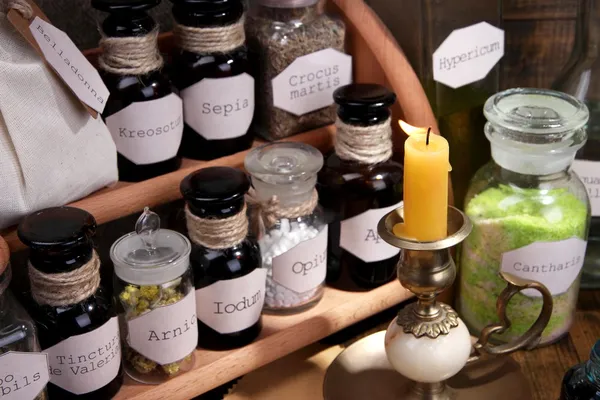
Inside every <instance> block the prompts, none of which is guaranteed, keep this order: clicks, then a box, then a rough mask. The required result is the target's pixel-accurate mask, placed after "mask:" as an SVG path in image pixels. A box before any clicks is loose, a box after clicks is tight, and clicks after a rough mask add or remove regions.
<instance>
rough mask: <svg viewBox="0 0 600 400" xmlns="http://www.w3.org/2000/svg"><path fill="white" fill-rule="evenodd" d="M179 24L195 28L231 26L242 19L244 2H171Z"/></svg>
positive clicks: (219, 0)
mask: <svg viewBox="0 0 600 400" xmlns="http://www.w3.org/2000/svg"><path fill="white" fill-rule="evenodd" d="M171 2H172V3H173V17H174V18H175V20H176V21H177V23H179V24H182V25H186V26H193V27H204V26H222V25H229V24H232V23H234V22H236V21H237V20H239V19H240V18H241V17H242V14H243V13H244V4H243V2H242V0H171Z"/></svg>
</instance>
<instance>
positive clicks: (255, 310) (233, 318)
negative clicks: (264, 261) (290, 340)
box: [196, 268, 267, 333]
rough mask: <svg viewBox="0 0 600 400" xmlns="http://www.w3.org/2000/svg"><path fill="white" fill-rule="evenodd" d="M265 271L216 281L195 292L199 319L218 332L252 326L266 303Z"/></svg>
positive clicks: (229, 331)
mask: <svg viewBox="0 0 600 400" xmlns="http://www.w3.org/2000/svg"><path fill="white" fill-rule="evenodd" d="M266 279H267V270H266V269H265V268H256V269H255V270H254V271H252V272H250V273H249V274H247V275H244V276H242V277H240V278H235V279H228V280H224V281H219V282H215V283H213V284H212V285H210V286H207V287H204V288H202V289H198V290H196V314H197V316H198V319H199V320H200V321H202V322H203V323H205V324H206V325H208V326H209V327H211V328H212V329H214V330H215V331H217V332H219V333H232V332H239V331H241V330H244V329H246V328H249V327H251V326H252V325H254V324H255V323H256V322H257V321H258V319H259V318H260V313H261V312H262V309H263V304H264V302H265V285H266Z"/></svg>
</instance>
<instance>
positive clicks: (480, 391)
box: [323, 331, 532, 400]
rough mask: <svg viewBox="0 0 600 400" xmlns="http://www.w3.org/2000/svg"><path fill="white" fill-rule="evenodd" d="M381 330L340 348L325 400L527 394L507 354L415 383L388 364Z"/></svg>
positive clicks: (520, 397)
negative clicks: (436, 380) (437, 379)
mask: <svg viewBox="0 0 600 400" xmlns="http://www.w3.org/2000/svg"><path fill="white" fill-rule="evenodd" d="M384 337H385V331H381V332H377V333H375V334H373V335H370V336H367V337H366V338H363V339H361V340H359V341H358V342H356V343H354V344H352V345H351V346H349V347H348V348H347V349H345V350H344V351H343V352H342V353H341V354H340V355H339V356H338V357H337V358H336V359H335V360H334V361H333V363H332V364H331V366H330V367H329V369H328V370H327V374H326V376H325V382H324V385H323V395H324V399H325V400H365V399H369V400H401V399H402V400H417V399H418V400H423V399H427V400H482V399H485V400H505V399H506V397H507V393H510V398H511V400H529V399H531V398H532V394H531V390H530V388H529V384H528V382H527V380H526V379H525V376H524V375H523V374H522V372H521V370H520V367H519V364H517V363H516V362H515V361H514V360H513V359H512V358H510V357H507V356H499V357H494V358H491V359H488V360H481V361H476V362H473V363H471V364H469V365H467V366H466V367H465V368H463V369H462V370H461V372H459V373H458V374H457V375H456V376H454V377H452V378H451V379H449V380H448V381H446V382H445V383H431V384H426V383H415V382H412V381H410V380H409V379H407V378H405V377H403V376H402V375H400V374H398V372H397V371H396V370H395V369H394V368H393V367H392V366H391V364H390V363H389V361H388V359H387V356H386V353H385V346H384Z"/></svg>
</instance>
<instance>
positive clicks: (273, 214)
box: [246, 188, 319, 229]
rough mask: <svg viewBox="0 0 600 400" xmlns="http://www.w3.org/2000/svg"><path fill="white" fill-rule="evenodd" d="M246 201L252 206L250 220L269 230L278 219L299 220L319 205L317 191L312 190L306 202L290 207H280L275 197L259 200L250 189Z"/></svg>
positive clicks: (252, 189)
mask: <svg viewBox="0 0 600 400" xmlns="http://www.w3.org/2000/svg"><path fill="white" fill-rule="evenodd" d="M246 201H247V202H248V203H249V204H251V205H252V206H253V215H252V220H254V221H258V222H259V224H262V225H263V226H264V227H265V228H267V229H269V228H271V227H272V226H273V225H275V224H276V223H277V221H279V220H280V219H283V218H287V219H293V218H300V217H304V216H307V215H310V214H312V213H313V212H314V211H315V208H316V207H317V205H318V203H319V195H318V193H317V190H316V189H313V191H312V194H311V196H310V197H309V198H308V199H307V200H306V201H304V202H302V203H299V204H297V205H295V206H291V207H290V206H282V205H281V202H280V201H279V199H278V198H277V196H272V197H271V198H270V199H268V200H261V199H259V198H258V196H257V194H256V191H255V190H254V188H250V191H249V192H248V195H247V196H246Z"/></svg>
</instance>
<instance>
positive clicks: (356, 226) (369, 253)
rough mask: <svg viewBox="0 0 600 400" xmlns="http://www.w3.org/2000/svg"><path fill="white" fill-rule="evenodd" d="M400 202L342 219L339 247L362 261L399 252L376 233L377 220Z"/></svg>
mask: <svg viewBox="0 0 600 400" xmlns="http://www.w3.org/2000/svg"><path fill="white" fill-rule="evenodd" d="M401 204H402V202H400V203H398V204H396V205H393V206H390V207H384V208H377V209H374V210H369V211H365V212H364V213H362V214H359V215H356V216H354V217H352V218H348V219H346V220H344V221H342V226H341V232H340V247H341V248H342V249H344V250H346V251H347V252H349V253H352V254H354V255H355V256H356V257H358V258H360V259H361V260H363V261H364V262H369V263H370V262H375V261H382V260H387V259H388V258H391V257H394V256H396V255H398V253H400V249H398V248H397V247H394V246H392V245H389V244H387V243H386V242H385V241H384V240H383V239H382V238H381V237H379V234H378V233H377V224H378V223H379V220H380V219H381V218H382V217H383V216H384V215H385V214H387V213H389V212H390V211H393V210H395V209H396V208H398V207H400V205H401Z"/></svg>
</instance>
